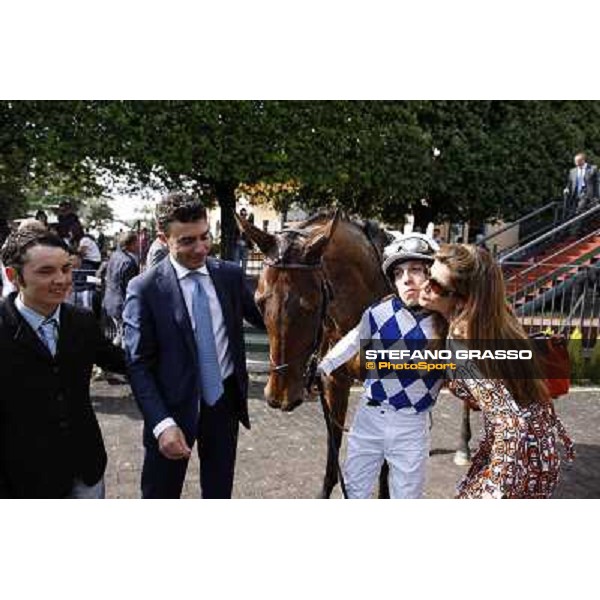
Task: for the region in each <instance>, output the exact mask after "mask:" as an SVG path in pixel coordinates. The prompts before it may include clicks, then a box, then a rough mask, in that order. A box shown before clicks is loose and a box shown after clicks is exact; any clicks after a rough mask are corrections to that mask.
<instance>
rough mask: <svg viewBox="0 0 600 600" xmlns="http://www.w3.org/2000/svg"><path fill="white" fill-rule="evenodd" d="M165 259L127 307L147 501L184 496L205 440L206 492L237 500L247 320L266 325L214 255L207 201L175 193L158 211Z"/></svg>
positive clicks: (137, 281)
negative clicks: (192, 455) (233, 494)
mask: <svg viewBox="0 0 600 600" xmlns="http://www.w3.org/2000/svg"><path fill="white" fill-rule="evenodd" d="M156 212H157V221H158V228H159V230H160V232H161V236H162V237H163V238H164V241H165V242H166V243H167V244H168V247H169V256H168V258H166V259H164V260H163V261H161V262H160V263H159V264H158V265H156V266H155V267H153V268H151V269H149V270H148V271H146V272H145V273H144V274H142V275H140V276H138V277H136V278H134V279H133V280H132V281H131V282H130V284H129V286H128V289H127V298H126V301H125V308H124V311H123V321H124V336H125V347H126V353H127V359H128V364H129V375H130V381H131V386H132V388H133V393H134V396H135V398H136V401H137V403H138V405H139V407H140V409H141V411H142V414H143V416H144V448H145V456H144V465H143V469H142V496H143V497H144V498H179V497H180V495H181V489H182V486H183V482H184V479H185V473H186V470H187V465H188V460H189V457H190V453H191V448H192V447H193V445H194V442H195V441H196V440H197V441H198V456H199V458H200V487H201V492H202V497H203V498H230V497H231V492H232V488H233V474H234V465H235V456H236V449H237V439H238V428H239V422H241V423H242V424H243V425H244V426H245V427H246V428H250V422H249V418H248V402H247V394H248V375H247V372H246V356H245V348H244V338H243V319H244V318H245V319H246V320H248V321H249V322H250V323H252V324H254V325H256V326H258V327H261V328H264V324H263V320H262V317H261V314H260V312H259V311H258V309H257V308H256V305H255V303H254V300H253V298H252V295H251V293H250V290H249V289H248V288H247V286H246V283H245V279H244V276H243V273H242V270H241V269H240V268H239V267H238V266H237V265H234V264H233V263H229V262H225V261H222V260H218V259H215V258H211V257H209V256H208V254H209V252H210V248H211V240H210V231H209V227H208V221H207V216H206V210H205V208H204V207H203V205H202V204H201V203H200V202H199V201H197V200H195V199H194V198H192V197H190V196H188V195H186V194H183V193H174V194H170V195H168V196H166V197H165V198H164V199H163V200H162V201H161V202H160V203H159V205H158V207H157V211H156Z"/></svg>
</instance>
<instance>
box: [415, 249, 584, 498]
mask: <svg viewBox="0 0 600 600" xmlns="http://www.w3.org/2000/svg"><path fill="white" fill-rule="evenodd" d="M505 298H506V294H505V290H504V282H503V278H502V272H501V270H500V267H499V266H498V265H497V263H496V262H495V261H494V259H493V258H492V257H491V255H490V254H489V253H488V252H487V251H486V250H483V249H480V248H476V247H475V246H470V245H467V244H449V245H446V246H442V248H441V250H440V251H439V252H438V254H437V255H436V260H435V262H434V264H433V265H432V267H431V273H430V278H429V280H428V281H427V282H426V283H425V284H424V286H423V288H422V290H421V296H420V304H422V305H423V306H425V307H426V308H428V309H430V310H435V311H438V312H439V313H440V314H442V315H443V316H444V317H445V319H446V320H447V321H448V324H449V334H448V337H449V338H450V339H456V340H465V342H466V343H467V344H468V340H523V341H525V340H527V339H528V338H527V334H526V333H525V331H524V330H523V328H522V327H521V325H520V324H519V323H518V321H517V320H516V319H515V317H514V316H513V315H512V314H511V313H510V312H509V311H508V310H507V309H506V304H505ZM536 369H537V365H536V363H535V361H533V362H529V361H528V362H527V363H526V362H525V361H522V360H519V361H491V360H486V361H469V364H468V366H467V368H466V370H467V372H466V373H465V372H464V370H463V372H462V373H461V374H460V375H459V376H458V377H456V378H455V379H453V381H452V382H451V384H450V389H451V391H452V392H453V393H454V394H455V395H456V396H458V397H459V398H461V399H463V400H466V401H468V402H469V403H471V404H472V405H476V406H477V407H478V408H479V409H481V411H482V413H483V420H484V437H483V439H482V441H481V444H480V446H479V448H478V450H477V452H476V453H475V455H474V456H473V460H472V463H471V467H470V468H469V470H468V472H467V474H466V475H465V477H464V478H463V479H462V481H461V482H460V483H459V485H458V488H457V497H458V498H549V497H550V496H551V495H552V494H553V492H554V490H555V489H556V485H557V483H558V480H559V473H560V463H561V460H560V456H559V452H558V440H560V441H561V442H562V443H563V445H564V446H565V449H566V458H567V460H568V461H571V460H573V457H574V453H573V443H572V442H571V440H570V439H569V437H568V436H567V434H566V432H565V429H564V427H563V425H562V423H561V422H560V420H559V418H558V417H557V415H556V413H555V412H554V407H553V405H552V400H551V398H550V395H549V394H548V389H547V387H546V384H545V381H544V379H543V377H541V376H536V375H537V374H538V373H541V371H536Z"/></svg>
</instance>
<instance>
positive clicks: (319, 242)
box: [304, 210, 340, 263]
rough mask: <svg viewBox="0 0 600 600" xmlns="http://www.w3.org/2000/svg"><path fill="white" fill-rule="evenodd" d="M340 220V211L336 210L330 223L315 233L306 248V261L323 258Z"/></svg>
mask: <svg viewBox="0 0 600 600" xmlns="http://www.w3.org/2000/svg"><path fill="white" fill-rule="evenodd" d="M339 220H340V211H339V210H336V211H335V214H334V215H333V218H332V219H331V221H329V223H328V224H327V225H325V226H324V227H323V229H322V231H320V232H319V233H318V234H317V235H315V236H314V237H313V238H312V240H311V241H310V242H309V243H308V245H307V246H306V249H305V250H304V259H305V261H306V262H308V263H315V262H317V261H318V260H319V259H320V258H321V256H322V254H323V251H324V250H325V247H326V246H327V244H328V243H329V240H330V239H331V238H332V236H333V234H334V232H335V228H336V227H337V224H338V222H339Z"/></svg>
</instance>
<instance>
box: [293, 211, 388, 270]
mask: <svg viewBox="0 0 600 600" xmlns="http://www.w3.org/2000/svg"><path fill="white" fill-rule="evenodd" d="M334 215H335V211H334V210H321V211H319V212H317V213H315V214H314V215H311V216H310V217H308V218H307V219H305V220H304V221H301V222H300V223H298V224H297V227H296V228H297V229H308V228H309V227H311V226H313V225H317V224H320V223H321V222H322V221H328V220H330V219H332V218H333V216H334ZM340 219H341V220H343V221H344V222H345V223H348V224H350V225H353V226H354V227H356V228H357V229H358V230H360V231H361V232H362V233H364V234H365V235H366V237H367V239H368V240H369V241H370V242H371V244H372V245H373V246H374V248H375V250H376V251H377V254H378V256H379V257H380V258H381V257H382V256H383V248H384V247H385V246H386V245H387V244H389V243H391V241H392V239H393V238H392V236H391V235H390V234H388V233H387V232H386V231H385V230H384V229H382V228H381V226H380V225H379V223H377V221H373V220H363V219H361V218H359V217H349V216H348V215H347V214H346V213H344V212H341V213H340Z"/></svg>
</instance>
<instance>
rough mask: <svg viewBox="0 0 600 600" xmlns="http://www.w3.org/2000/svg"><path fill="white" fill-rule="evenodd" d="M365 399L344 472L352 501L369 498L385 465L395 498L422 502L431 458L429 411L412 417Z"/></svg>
mask: <svg viewBox="0 0 600 600" xmlns="http://www.w3.org/2000/svg"><path fill="white" fill-rule="evenodd" d="M366 402H367V400H366V399H364V398H363V400H362V403H361V406H360V407H359V408H358V410H357V412H356V415H355V417H354V423H353V424H352V429H351V430H350V434H349V436H348V453H347V457H346V464H345V469H344V477H345V483H346V490H347V492H348V497H349V498H370V497H371V494H372V492H373V488H374V487H375V483H376V481H377V479H378V477H379V472H380V470H381V466H382V465H383V461H384V460H386V461H387V462H388V464H389V467H390V475H389V486H390V496H391V497H392V498H421V497H422V495H423V489H424V487H425V473H426V468H427V458H428V457H429V447H430V434H429V419H428V414H429V411H425V412H421V413H416V414H415V413H409V412H406V411H402V410H396V409H395V408H393V407H392V406H390V405H389V404H382V405H381V406H368V405H367V404H366Z"/></svg>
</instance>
